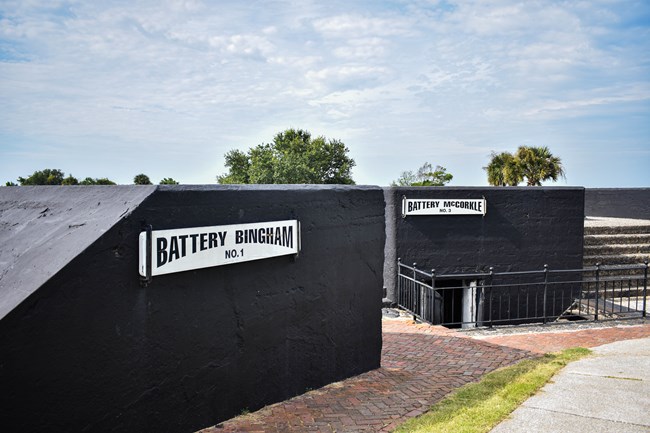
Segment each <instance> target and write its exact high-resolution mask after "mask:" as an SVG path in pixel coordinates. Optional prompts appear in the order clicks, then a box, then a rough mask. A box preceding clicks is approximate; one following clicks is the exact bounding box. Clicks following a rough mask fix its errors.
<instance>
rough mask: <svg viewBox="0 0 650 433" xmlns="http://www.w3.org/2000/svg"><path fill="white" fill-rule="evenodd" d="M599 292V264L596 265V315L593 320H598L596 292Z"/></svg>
mask: <svg viewBox="0 0 650 433" xmlns="http://www.w3.org/2000/svg"><path fill="white" fill-rule="evenodd" d="M599 290H600V262H599V263H596V314H595V316H594V320H598V296H599V294H598V291H599Z"/></svg>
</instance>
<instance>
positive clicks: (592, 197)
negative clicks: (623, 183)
mask: <svg viewBox="0 0 650 433" xmlns="http://www.w3.org/2000/svg"><path fill="white" fill-rule="evenodd" d="M585 215H587V216H588V217H590V216H594V217H612V218H632V219H646V220H647V219H650V188H587V189H585Z"/></svg>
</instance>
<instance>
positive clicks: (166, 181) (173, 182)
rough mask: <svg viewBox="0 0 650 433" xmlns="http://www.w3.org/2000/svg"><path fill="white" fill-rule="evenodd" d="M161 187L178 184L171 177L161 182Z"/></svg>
mask: <svg viewBox="0 0 650 433" xmlns="http://www.w3.org/2000/svg"><path fill="white" fill-rule="evenodd" d="M160 185H178V182H176V181H175V180H174V179H172V178H171V177H166V178H164V179H163V180H161V181H160Z"/></svg>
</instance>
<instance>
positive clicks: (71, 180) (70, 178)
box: [61, 175, 79, 185]
mask: <svg viewBox="0 0 650 433" xmlns="http://www.w3.org/2000/svg"><path fill="white" fill-rule="evenodd" d="M61 185H79V181H78V180H77V178H76V177H74V176H73V175H69V176H68V177H66V178H65V179H63V181H61Z"/></svg>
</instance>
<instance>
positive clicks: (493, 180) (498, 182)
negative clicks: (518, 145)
mask: <svg viewBox="0 0 650 433" xmlns="http://www.w3.org/2000/svg"><path fill="white" fill-rule="evenodd" d="M483 169H484V170H485V171H487V175H488V183H489V184H490V185H494V186H517V184H518V183H519V182H521V181H522V180H523V176H522V174H521V170H520V167H519V165H518V164H517V159H516V158H515V157H514V156H513V155H512V154H511V153H509V152H501V153H496V152H492V159H491V160H490V163H489V164H488V165H487V167H483Z"/></svg>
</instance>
